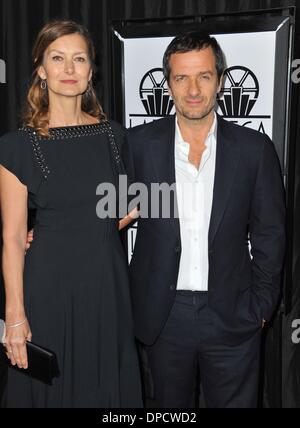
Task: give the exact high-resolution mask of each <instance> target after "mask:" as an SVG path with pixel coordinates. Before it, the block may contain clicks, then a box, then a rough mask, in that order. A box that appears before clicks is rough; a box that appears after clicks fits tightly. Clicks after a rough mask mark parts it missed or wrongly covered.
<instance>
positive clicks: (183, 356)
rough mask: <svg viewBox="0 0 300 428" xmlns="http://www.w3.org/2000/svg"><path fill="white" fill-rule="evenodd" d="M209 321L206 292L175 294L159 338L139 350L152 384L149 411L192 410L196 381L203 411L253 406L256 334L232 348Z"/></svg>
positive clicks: (212, 316) (256, 372)
mask: <svg viewBox="0 0 300 428" xmlns="http://www.w3.org/2000/svg"><path fill="white" fill-rule="evenodd" d="M224 304H226V302H225V303H224ZM215 321H216V315H215V314H214V312H213V311H212V309H211V308H210V307H209V306H208V293H207V292H201V291H200V292H194V291H177V293H176V298H175V301H174V305H173V307H172V309H171V312H170V315H169V317H168V320H167V322H166V324H165V326H164V328H163V330H162V332H161V334H160V336H159V337H158V339H157V341H156V342H155V343H154V345H152V346H146V347H145V348H144V350H145V352H146V355H147V359H148V364H149V369H150V373H151V376H152V381H153V393H154V397H153V398H154V404H153V406H152V405H151V407H158V408H193V407H197V405H195V403H196V402H197V400H198V397H197V393H196V391H197V390H198V391H199V390H200V386H199V381H201V386H202V391H203V395H204V400H205V405H206V407H208V408H255V407H257V401H258V378H259V364H260V344H261V330H259V331H257V332H256V333H255V334H254V335H253V336H252V337H251V338H250V339H248V340H246V341H245V342H242V343H239V344H238V345H236V346H232V345H227V344H225V341H224V340H222V333H221V332H220V330H219V329H218V326H217V322H215Z"/></svg>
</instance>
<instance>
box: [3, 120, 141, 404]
mask: <svg viewBox="0 0 300 428" xmlns="http://www.w3.org/2000/svg"><path fill="white" fill-rule="evenodd" d="M111 126H112V128H113V131H114V135H115V140H116V143H117V145H118V146H119V150H120V152H122V150H123V146H124V145H125V144H126V140H125V137H124V134H123V131H122V128H121V127H120V126H119V125H117V124H114V123H111ZM30 134H31V132H28V130H27V131H26V130H20V131H18V132H15V133H10V134H7V135H5V136H4V137H2V139H1V140H0V163H1V164H2V165H3V166H4V167H6V168H7V169H8V170H10V171H11V172H12V173H13V174H14V175H16V176H17V177H18V178H19V180H20V181H21V182H22V183H23V184H25V185H26V186H27V188H28V192H29V202H30V206H31V207H32V208H36V210H37V216H36V224H35V228H34V242H33V243H32V245H31V247H30V249H29V251H28V252H27V254H26V256H25V269H24V296H25V308H26V314H27V317H28V320H29V323H30V326H31V330H32V334H33V338H32V341H33V342H35V343H37V344H39V345H41V346H44V347H46V348H48V349H50V350H53V351H54V352H55V353H56V355H57V358H58V364H59V370H60V376H59V377H58V378H56V379H55V380H54V382H53V385H52V386H48V385H45V384H43V383H41V382H39V381H36V380H32V379H31V378H29V377H28V376H25V375H24V374H20V373H19V372H17V371H15V370H13V369H9V373H8V383H7V392H6V406H7V407H19V408H20V407H29V408H32V407H42V408H45V407H68V408H70V407H71V408H72V407H73V408H76V407H94V408H97V407H98V408H99V407H100V408H103V407H141V406H142V402H141V386H140V373H139V368H138V359H137V353H136V348H135V342H134V334H133V325H132V315H131V302H130V296H129V284H128V273H127V263H126V256H125V253H124V250H123V247H122V244H121V241H120V237H119V233H118V220H117V219H99V218H98V217H97V215H96V205H97V202H98V201H99V199H100V197H99V196H97V195H96V189H97V186H98V185H99V184H100V183H103V182H108V183H113V184H115V183H116V182H117V175H116V172H115V170H114V163H115V160H116V159H113V157H114V156H117V155H116V153H114V151H113V150H112V148H111V143H110V141H109V139H108V134H107V127H106V125H105V124H96V125H89V126H88V125H86V126H76V127H66V128H53V129H51V138H49V139H44V138H42V139H38V140H37V143H34V141H35V139H34V138H33V139H32V138H31V137H32V135H30Z"/></svg>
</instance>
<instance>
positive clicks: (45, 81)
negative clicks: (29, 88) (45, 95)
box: [41, 80, 47, 91]
mask: <svg viewBox="0 0 300 428" xmlns="http://www.w3.org/2000/svg"><path fill="white" fill-rule="evenodd" d="M41 89H43V91H45V90H46V89H47V80H42V81H41Z"/></svg>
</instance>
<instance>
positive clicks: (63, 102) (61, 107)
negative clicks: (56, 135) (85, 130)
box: [49, 97, 96, 128]
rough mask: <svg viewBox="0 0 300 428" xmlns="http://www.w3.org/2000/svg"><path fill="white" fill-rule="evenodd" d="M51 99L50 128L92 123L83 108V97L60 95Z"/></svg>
mask: <svg viewBox="0 0 300 428" xmlns="http://www.w3.org/2000/svg"><path fill="white" fill-rule="evenodd" d="M49 101H50V102H49V106H50V107H49V127H50V128H56V127H63V126H77V125H85V124H89V123H91V117H90V116H89V115H88V114H87V113H85V112H84V111H82V109H81V97H69V98H68V97H60V99H59V100H53V101H52V100H51V99H50V100H49ZM58 101H59V102H58ZM95 121H96V119H95Z"/></svg>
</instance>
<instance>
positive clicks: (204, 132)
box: [177, 111, 215, 147]
mask: <svg viewBox="0 0 300 428" xmlns="http://www.w3.org/2000/svg"><path fill="white" fill-rule="evenodd" d="M214 120H215V112H214V111H212V112H211V113H210V114H209V115H208V116H206V117H205V118H203V119H200V120H190V119H186V118H184V117H182V116H180V115H179V114H177V121H178V126H179V129H180V132H181V135H182V138H183V139H184V141H186V142H187V143H189V144H190V145H196V146H200V147H201V146H204V143H205V141H206V139H207V136H208V134H209V131H210V130H211V127H212V125H213V123H214Z"/></svg>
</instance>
